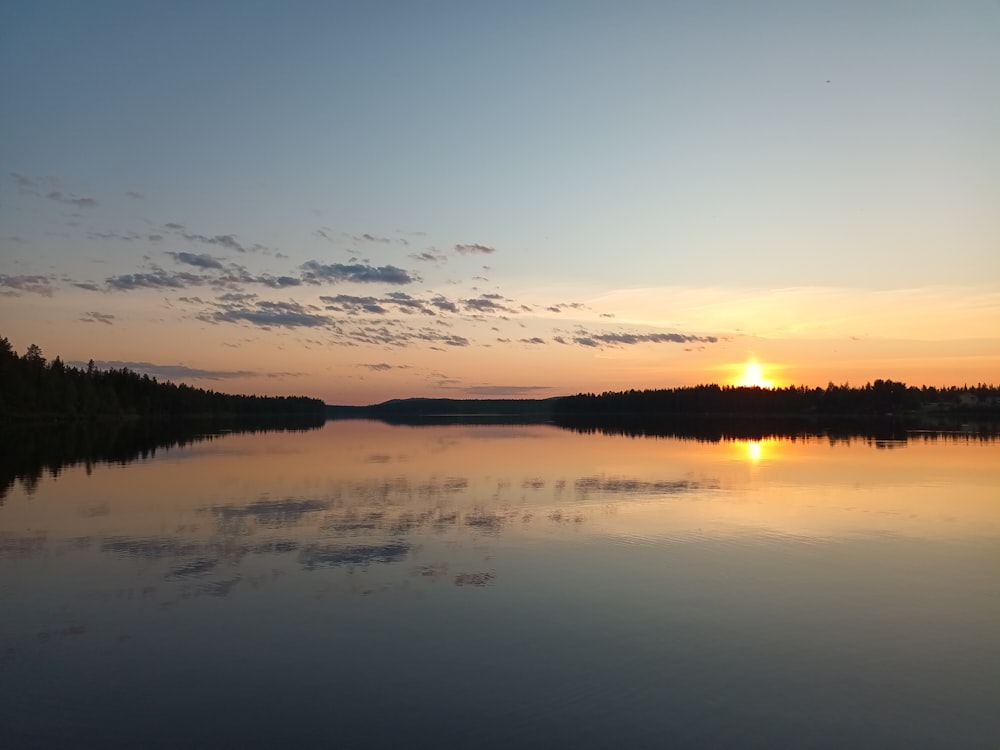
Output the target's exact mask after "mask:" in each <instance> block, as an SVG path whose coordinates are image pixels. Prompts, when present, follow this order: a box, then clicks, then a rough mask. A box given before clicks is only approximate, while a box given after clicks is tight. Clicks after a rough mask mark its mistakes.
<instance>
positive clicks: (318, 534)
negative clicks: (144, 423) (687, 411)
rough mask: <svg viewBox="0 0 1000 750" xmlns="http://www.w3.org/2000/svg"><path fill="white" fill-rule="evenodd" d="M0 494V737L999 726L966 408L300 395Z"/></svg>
mask: <svg viewBox="0 0 1000 750" xmlns="http://www.w3.org/2000/svg"><path fill="white" fill-rule="evenodd" d="M12 481H13V480H12ZM2 502H3V504H2V505H0V612H2V616H0V706H2V708H0V716H2V718H0V747H3V748H36V747H37V748H50V747H102V748H111V747H122V748H125V747H129V748H134V747H146V748H219V747H229V748H257V747H261V748H263V747H343V748H382V747H408V748H417V747H420V748H424V747H426V748H436V747H456V748H511V747H518V748H543V747H544V748H550V747H551V748H557V747H567V748H611V747H630V748H639V747H644V748H645V747H648V748H661V747H672V748H673V747H676V748H686V747H694V748H697V747H740V748H776V747H803V748H845V747H851V748H885V747H906V748H911V749H912V748H942V747H948V748H980V747H981V748H992V749H993V750H995V749H996V748H997V747H1000V442H998V441H997V440H995V439H993V438H983V437H978V436H968V435H960V434H952V435H937V434H931V433H923V434H922V433H913V434H910V435H908V436H906V437H905V438H904V439H889V440H881V439H879V440H876V439H873V438H864V437H852V438H845V439H828V438H821V437H806V436H799V437H774V438H767V439H762V440H756V441H750V440H721V441H714V442H713V441H704V440H696V439H684V438H679V437H669V438H668V437H659V438H658V437H628V436H620V435H617V436H616V435H607V434H601V433H600V432H593V433H590V434H587V433H583V432H574V431H569V430H564V429H560V428H557V427H554V426H549V425H528V426H517V425H438V426H423V427H406V426H389V425H386V424H382V423H378V422H368V421H331V422H327V423H326V424H325V425H323V426H322V427H320V428H318V429H313V430H299V431H292V432H256V433H232V434H228V435H221V436H215V437H213V438H212V439H206V440H201V441H193V442H189V443H186V444H175V445H173V446H172V447H169V448H163V449H161V450H158V451H143V454H142V455H139V456H138V457H137V458H136V460H125V459H121V460H116V461H113V462H111V463H102V462H87V463H76V464H72V463H70V464H69V465H66V466H63V467H62V468H61V469H59V470H58V471H57V472H55V473H54V472H52V471H47V472H45V473H44V475H43V476H41V478H38V479H32V480H30V481H29V480H20V481H13V484H12V485H11V486H10V487H8V488H7V490H6V492H5V496H4V497H3V500H2Z"/></svg>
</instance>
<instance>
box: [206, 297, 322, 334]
mask: <svg viewBox="0 0 1000 750" xmlns="http://www.w3.org/2000/svg"><path fill="white" fill-rule="evenodd" d="M200 317H201V319H202V320H207V321H209V322H217V323H250V324H252V325H256V326H261V327H264V328H271V327H273V326H276V327H279V328H321V327H323V326H326V325H329V324H330V323H331V320H330V318H328V317H327V316H325V315H317V314H316V313H314V312H310V308H306V307H303V306H302V305H300V304H299V303H298V302H269V301H264V300H261V301H259V302H255V303H254V304H253V305H252V306H249V307H248V306H232V307H228V308H224V309H222V310H217V311H215V312H214V313H209V314H206V315H204V316H200Z"/></svg>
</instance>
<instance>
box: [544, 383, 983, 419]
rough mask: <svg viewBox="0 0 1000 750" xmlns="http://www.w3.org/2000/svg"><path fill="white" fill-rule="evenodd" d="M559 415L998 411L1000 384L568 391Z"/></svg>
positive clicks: (881, 414) (873, 414) (842, 414)
mask: <svg viewBox="0 0 1000 750" xmlns="http://www.w3.org/2000/svg"><path fill="white" fill-rule="evenodd" d="M553 411H554V414H555V416H556V418H557V419H558V418H559V417H570V416H580V415H593V416H612V415H635V416H642V417H648V418H650V419H656V418H663V417H672V416H676V417H690V416H698V415H714V416H720V417H726V416H760V417H781V416H795V417H800V416H814V417H847V416H851V417H879V418H883V417H903V416H911V417H915V416H922V415H923V416H933V415H952V416H961V415H970V416H971V415H974V416H994V417H996V416H1000V387H998V386H994V385H984V384H979V385H975V386H969V385H963V386H949V387H944V388H936V387H934V386H922V387H919V388H918V387H916V386H908V385H906V384H905V383H901V382H896V381H893V380H876V381H875V382H874V383H867V384H865V385H863V386H859V387H852V386H850V385H847V384H844V385H834V384H833V383H830V384H829V385H827V387H826V388H818V387H817V388H809V387H805V386H788V387H785V388H760V387H746V386H722V385H698V386H692V387H685V388H669V389H657V390H629V391H606V392H604V393H601V394H593V393H581V394H577V395H575V396H567V397H566V398H563V399H560V400H559V401H557V402H555V403H554V404H553Z"/></svg>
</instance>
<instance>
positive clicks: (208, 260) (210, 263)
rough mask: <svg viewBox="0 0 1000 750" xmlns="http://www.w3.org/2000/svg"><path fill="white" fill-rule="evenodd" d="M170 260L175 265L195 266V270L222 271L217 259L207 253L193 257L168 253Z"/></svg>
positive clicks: (191, 255)
mask: <svg viewBox="0 0 1000 750" xmlns="http://www.w3.org/2000/svg"><path fill="white" fill-rule="evenodd" d="M167 255H169V256H170V257H171V258H173V259H174V260H175V261H176V262H177V263H183V264H185V265H189V266H195V267H196V268H217V269H219V270H222V263H221V261H219V259H218V258H213V257H212V256H211V255H208V254H207V253H201V254H199V255H195V254H194V253H183V252H181V253H175V252H168V253H167Z"/></svg>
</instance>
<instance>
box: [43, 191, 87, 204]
mask: <svg viewBox="0 0 1000 750" xmlns="http://www.w3.org/2000/svg"><path fill="white" fill-rule="evenodd" d="M45 197H46V198H48V199H49V200H53V201H57V202H59V203H68V204H69V205H71V206H76V207H77V208H97V199H96V198H81V197H78V196H75V195H67V194H66V193H63V192H62V191H60V190H53V191H52V192H51V193H48V194H47V195H46V196H45Z"/></svg>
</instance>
